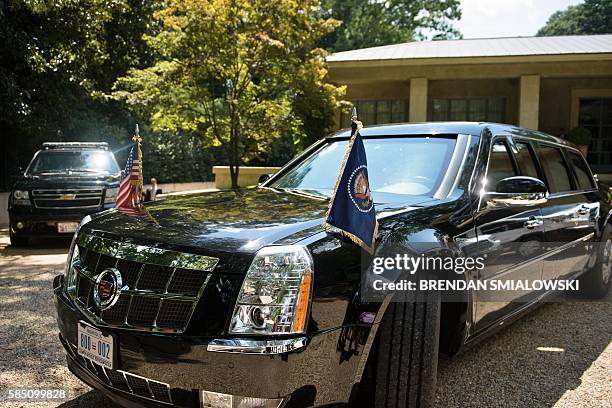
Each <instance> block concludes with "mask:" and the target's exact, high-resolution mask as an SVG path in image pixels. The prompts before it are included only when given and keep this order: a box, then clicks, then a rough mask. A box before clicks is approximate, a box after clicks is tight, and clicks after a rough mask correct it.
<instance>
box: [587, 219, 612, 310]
mask: <svg viewBox="0 0 612 408" xmlns="http://www.w3.org/2000/svg"><path fill="white" fill-rule="evenodd" d="M611 278H612V227H611V226H610V225H607V226H606V228H605V229H604V233H603V238H602V239H601V242H600V243H599V247H598V254H597V262H596V263H595V266H594V267H593V268H591V270H590V271H588V272H587V273H585V274H584V275H582V276H581V277H580V278H579V281H580V294H582V295H584V296H585V297H588V298H592V299H600V298H602V297H604V296H605V295H606V294H607V293H608V290H609V288H610V281H611V280H612V279H611Z"/></svg>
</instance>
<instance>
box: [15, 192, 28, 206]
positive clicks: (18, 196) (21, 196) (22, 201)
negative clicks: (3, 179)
mask: <svg viewBox="0 0 612 408" xmlns="http://www.w3.org/2000/svg"><path fill="white" fill-rule="evenodd" d="M13 204H14V205H30V193H29V192H28V191H26V190H15V191H13Z"/></svg>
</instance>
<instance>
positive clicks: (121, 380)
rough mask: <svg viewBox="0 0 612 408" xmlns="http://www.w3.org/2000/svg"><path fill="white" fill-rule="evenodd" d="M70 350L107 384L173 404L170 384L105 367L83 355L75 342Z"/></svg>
mask: <svg viewBox="0 0 612 408" xmlns="http://www.w3.org/2000/svg"><path fill="white" fill-rule="evenodd" d="M70 351H71V353H70V354H71V355H72V357H73V359H75V360H76V361H77V362H78V363H79V365H80V366H81V367H82V368H84V369H86V370H87V371H88V372H89V373H90V374H92V375H93V376H94V377H96V378H97V379H98V380H100V381H101V382H102V383H104V384H106V385H107V386H109V387H112V388H115V389H117V390H121V391H123V392H128V393H130V394H133V395H137V396H139V397H142V398H147V399H150V400H153V401H157V402H164V403H167V404H172V393H171V392H170V386H169V385H168V384H166V383H162V382H159V381H155V380H151V379H149V378H145V377H141V376H138V375H135V374H130V373H128V372H127V371H122V370H110V369H108V368H104V367H102V366H101V365H99V364H96V363H94V362H93V361H91V360H89V359H86V358H83V357H81V356H80V355H79V354H78V353H77V348H76V346H74V345H73V344H70Z"/></svg>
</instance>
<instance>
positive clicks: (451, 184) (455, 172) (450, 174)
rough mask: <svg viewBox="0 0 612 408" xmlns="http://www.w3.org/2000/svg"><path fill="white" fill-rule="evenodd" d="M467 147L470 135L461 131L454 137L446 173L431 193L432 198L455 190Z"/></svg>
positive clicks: (446, 195) (441, 196) (443, 196)
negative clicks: (453, 145) (453, 146)
mask: <svg viewBox="0 0 612 408" xmlns="http://www.w3.org/2000/svg"><path fill="white" fill-rule="evenodd" d="M469 147H470V135H466V134H463V133H460V134H458V135H457V138H456V139H455V148H454V150H453V154H452V155H451V158H450V160H449V162H448V166H447V168H446V174H445V175H444V178H443V179H442V181H441V182H440V186H439V187H438V189H437V190H436V192H435V193H434V194H433V198H438V199H440V198H446V197H448V196H449V195H450V194H451V193H452V192H453V191H454V190H455V188H456V186H457V183H458V182H459V178H460V176H461V172H462V170H463V166H464V163H465V158H466V156H467V153H468V150H469Z"/></svg>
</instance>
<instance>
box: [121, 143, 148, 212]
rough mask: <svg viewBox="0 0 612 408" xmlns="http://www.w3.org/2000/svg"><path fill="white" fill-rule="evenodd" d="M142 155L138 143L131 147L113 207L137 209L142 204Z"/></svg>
mask: <svg viewBox="0 0 612 408" xmlns="http://www.w3.org/2000/svg"><path fill="white" fill-rule="evenodd" d="M141 157H142V154H141V152H140V142H139V140H138V139H137V143H136V144H134V146H132V149H131V150H130V155H129V157H128V160H127V163H126V164H125V171H124V176H123V179H121V184H120V185H119V193H118V194H117V201H116V202H115V207H117V208H130V207H131V208H138V207H140V204H141V202H142V163H141Z"/></svg>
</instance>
